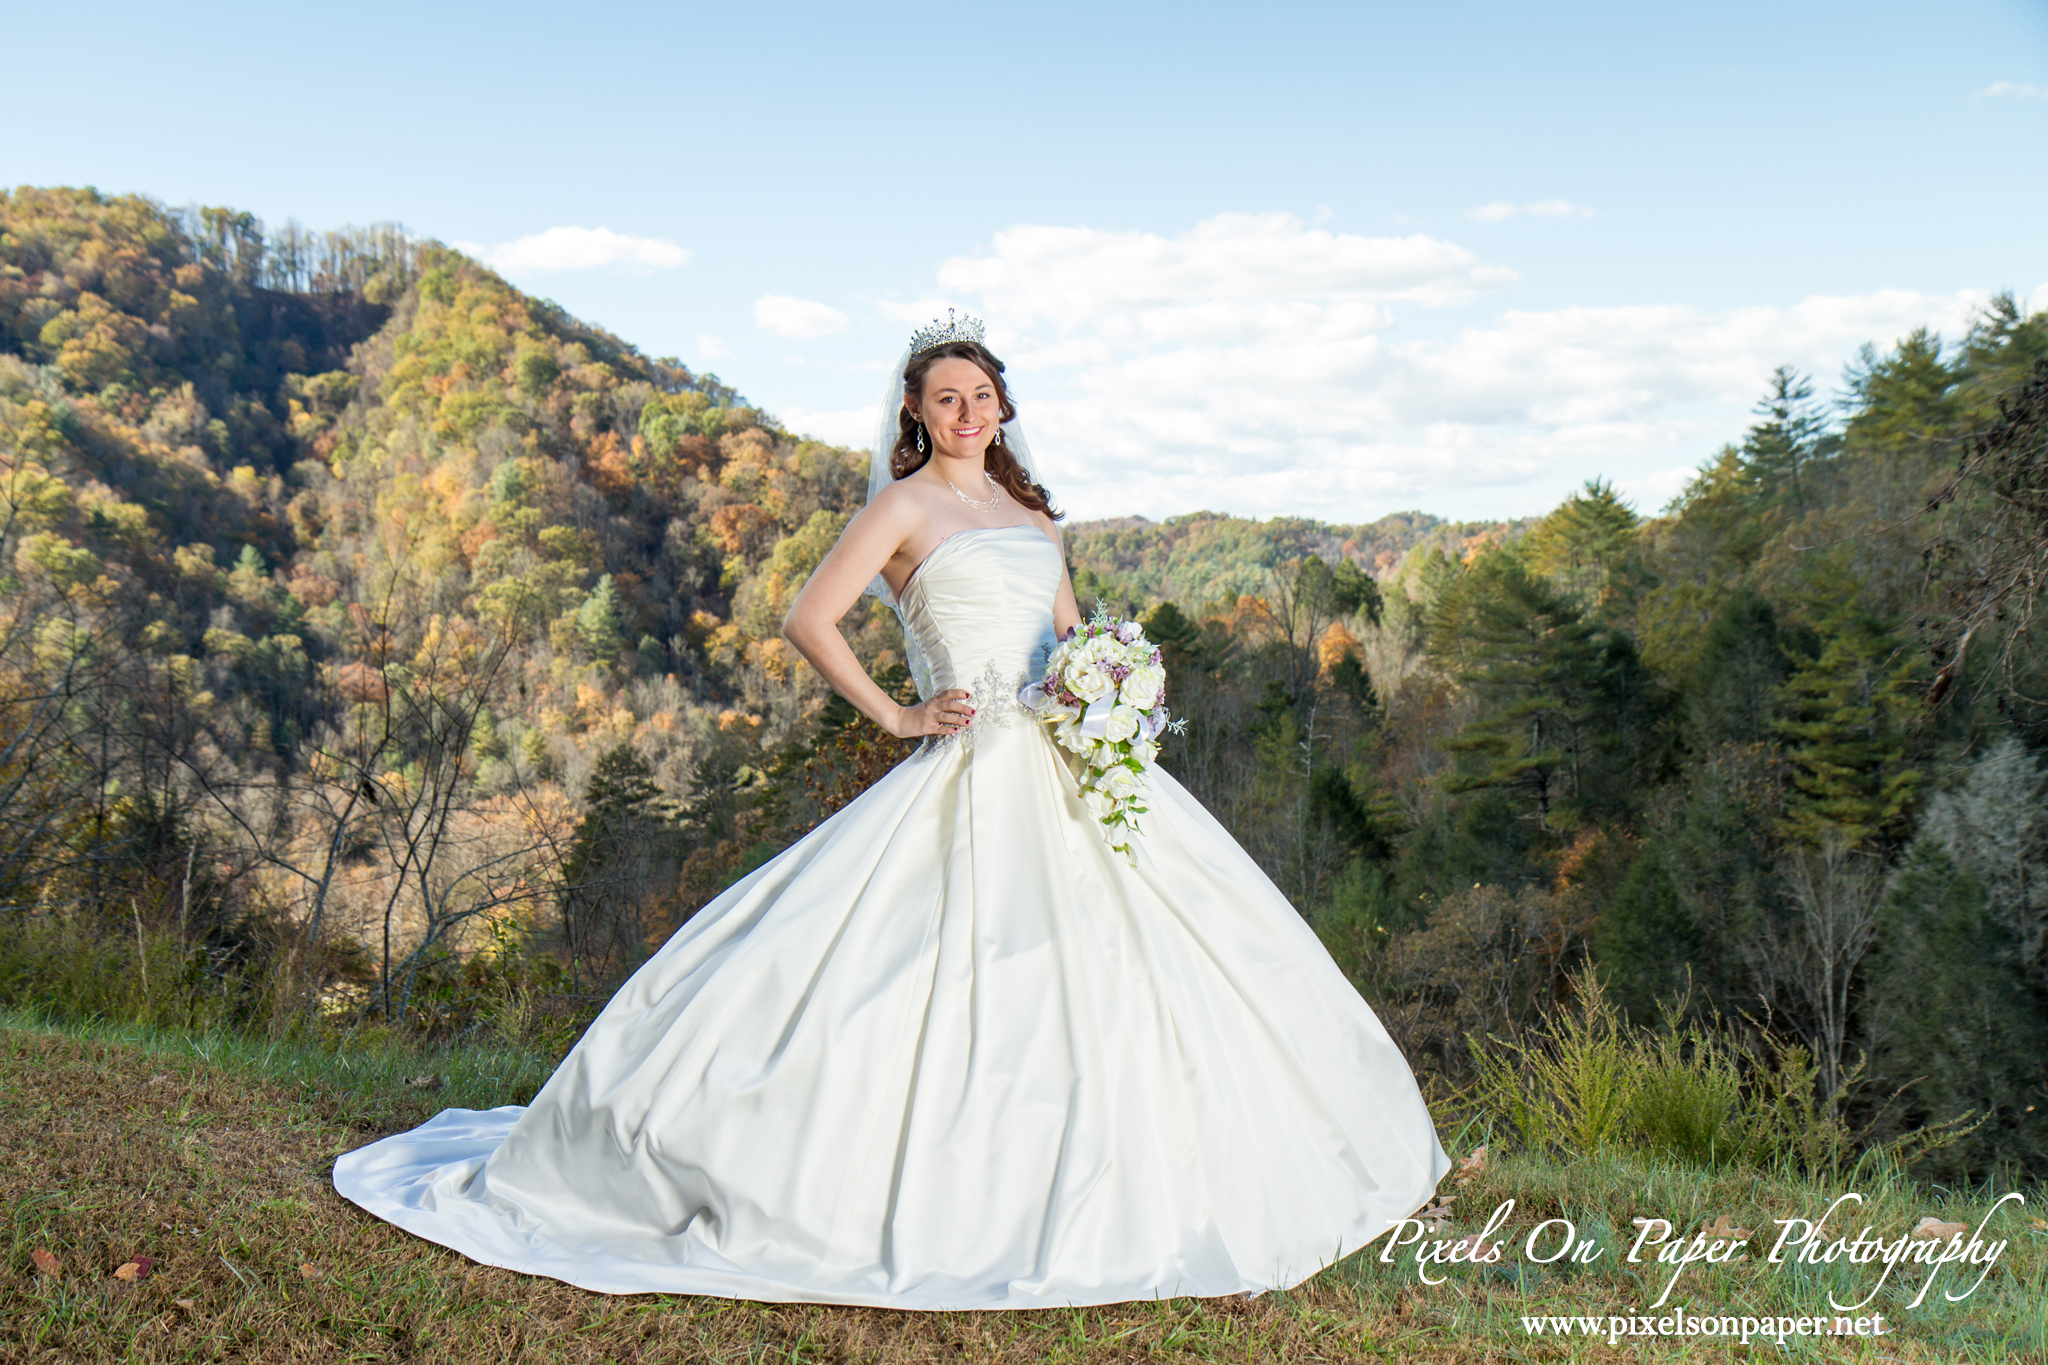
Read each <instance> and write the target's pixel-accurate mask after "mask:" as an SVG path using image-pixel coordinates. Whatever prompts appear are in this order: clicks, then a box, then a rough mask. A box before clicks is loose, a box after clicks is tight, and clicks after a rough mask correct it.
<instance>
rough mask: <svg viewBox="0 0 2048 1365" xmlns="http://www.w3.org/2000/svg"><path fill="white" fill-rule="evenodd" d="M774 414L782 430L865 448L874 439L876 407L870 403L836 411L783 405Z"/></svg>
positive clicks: (854, 447)
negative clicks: (867, 405) (816, 410)
mask: <svg viewBox="0 0 2048 1365" xmlns="http://www.w3.org/2000/svg"><path fill="white" fill-rule="evenodd" d="M776 416H777V420H779V421H780V422H781V423H782V425H783V427H784V429H785V430H788V431H793V432H795V433H796V434H797V435H799V436H811V437H815V438H816V439H818V440H820V441H827V442H830V443H831V444H833V445H836V446H851V447H852V448H853V449H855V450H866V449H867V448H868V443H869V442H870V441H872V440H874V439H875V409H874V408H872V407H865V408H846V409H843V410H841V411H839V412H812V411H810V410H809V409H807V408H783V409H781V410H780V411H779V412H778V413H777V414H776Z"/></svg>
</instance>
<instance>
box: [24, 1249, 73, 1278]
mask: <svg viewBox="0 0 2048 1365" xmlns="http://www.w3.org/2000/svg"><path fill="white" fill-rule="evenodd" d="M28 1258H29V1259H30V1260H31V1261H34V1262H35V1263H36V1269H37V1270H40V1271H42V1272H43V1273H44V1274H45V1275H55V1274H56V1273H57V1272H58V1271H60V1270H62V1269H63V1268H64V1263H63V1262H62V1261H60V1260H58V1259H57V1258H56V1257H55V1256H52V1255H51V1254H50V1253H49V1252H48V1251H47V1250H45V1249H44V1248H42V1247H37V1248H36V1249H35V1250H34V1251H31V1252H30V1253H29V1254H28Z"/></svg>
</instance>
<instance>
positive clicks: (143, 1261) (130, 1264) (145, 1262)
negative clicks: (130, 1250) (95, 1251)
mask: <svg viewBox="0 0 2048 1365" xmlns="http://www.w3.org/2000/svg"><path fill="white" fill-rule="evenodd" d="M154 1269H156V1262H155V1261H153V1260H151V1259H150V1258H149V1257H147V1256H144V1255H143V1254H141V1253H140V1252H137V1253H136V1254H135V1255H133V1256H130V1257H129V1258H128V1259H127V1260H126V1261H123V1262H122V1263H121V1265H120V1267H119V1268H118V1269H116V1270H115V1271H114V1278H115V1279H117V1280H146V1279H148V1278H149V1272H150V1271H152V1270H154Z"/></svg>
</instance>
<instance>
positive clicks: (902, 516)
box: [782, 491, 1072, 739]
mask: <svg viewBox="0 0 2048 1365" xmlns="http://www.w3.org/2000/svg"><path fill="white" fill-rule="evenodd" d="M911 517H912V508H911V507H910V506H909V505H908V503H907V500H905V499H902V498H892V497H890V496H889V495H888V493H887V491H885V492H884V493H883V495H882V496H881V497H879V498H877V499H876V500H875V501H874V502H871V503H869V504H868V505H867V506H866V507H863V508H862V509H861V510H860V512H859V513H858V514H856V515H855V517H854V519H853V520H852V521H850V522H848V523H847V526H846V529H845V530H844V531H842V532H840V535H839V541H838V543H837V544H835V545H834V546H833V547H832V549H831V552H830V553H828V554H827V555H826V556H825V559H824V562H822V563H821V564H819V565H818V567H817V570H816V572H814V573H812V575H811V577H810V579H809V581H808V582H806V583H805V584H804V587H803V591H802V592H800V593H798V594H797V595H796V601H795V602H794V603H792V604H791V606H790V608H789V615H787V616H785V617H784V618H783V619H782V638H783V639H785V640H787V641H789V642H790V643H791V644H792V645H795V646H796V651H797V653H799V654H801V655H803V656H804V658H806V659H808V660H810V664H811V667H813V668H815V669H817V670H818V672H819V673H820V674H822V675H823V676H824V679H825V681H826V682H828V683H830V684H832V686H833V688H834V689H835V690H837V691H838V693H839V695H840V696H842V697H844V698H846V699H847V700H848V701H850V702H852V703H853V705H854V708H855V709H856V710H858V711H859V712H860V713H861V714H862V715H864V716H866V717H867V718H868V719H869V720H871V721H873V722H874V723H875V724H877V725H879V726H881V727H882V728H883V729H884V730H886V731H888V732H889V733H890V734H892V735H894V736H896V737H897V738H898V739H915V738H916V737H918V736H919V735H943V734H950V733H952V732H953V731H956V730H958V729H960V728H961V727H963V726H965V725H966V724H967V722H968V720H969V719H971V718H972V717H973V715H974V708H973V707H972V706H970V705H969V704H968V701H967V697H968V694H967V693H966V692H964V691H962V690H960V689H959V688H950V689H948V690H946V691H944V692H941V693H939V694H938V695H937V696H935V697H933V698H932V699H931V700H930V701H927V702H921V703H919V704H918V705H916V706H900V705H898V704H897V703H896V702H895V701H893V700H891V698H890V696H889V694H888V693H886V692H884V691H883V690H882V689H881V687H880V686H879V685H878V684H877V683H876V682H875V680H874V679H873V678H870V677H869V676H868V674H867V670H866V669H864V668H862V667H861V666H860V660H858V659H856V658H854V657H853V650H852V649H851V648H849V647H848V646H847V643H846V637H845V636H843V635H841V634H840V633H839V618H840V617H842V616H844V615H846V613H847V612H848V611H849V610H851V609H852V607H853V604H854V603H856V602H858V601H860V595H861V593H862V592H863V591H864V590H865V589H866V588H867V585H868V583H869V581H870V580H872V579H873V578H874V576H875V575H876V574H878V573H880V572H881V571H882V566H883V565H884V564H886V563H888V562H889V560H890V558H891V557H892V556H893V555H895V553H896V551H897V548H898V547H899V546H901V545H902V544H903V541H904V538H905V536H906V535H907V534H908V532H909V530H910V529H911V526H910V522H911ZM1071 595H1072V594H1071V593H1069V596H1070V597H1071Z"/></svg>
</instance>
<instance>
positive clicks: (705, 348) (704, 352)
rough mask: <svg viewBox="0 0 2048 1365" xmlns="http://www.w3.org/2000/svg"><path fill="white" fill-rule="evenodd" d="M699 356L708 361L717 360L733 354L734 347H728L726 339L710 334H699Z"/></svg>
mask: <svg viewBox="0 0 2048 1365" xmlns="http://www.w3.org/2000/svg"><path fill="white" fill-rule="evenodd" d="M697 354H698V355H700V356H702V357H704V359H706V360H717V359H719V358H720V357H722V356H729V355H731V354H732V347H730V346H728V345H726V343H725V338H724V337H715V336H712V335H711V334H710V333H709V332H700V333H698V334H697Z"/></svg>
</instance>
